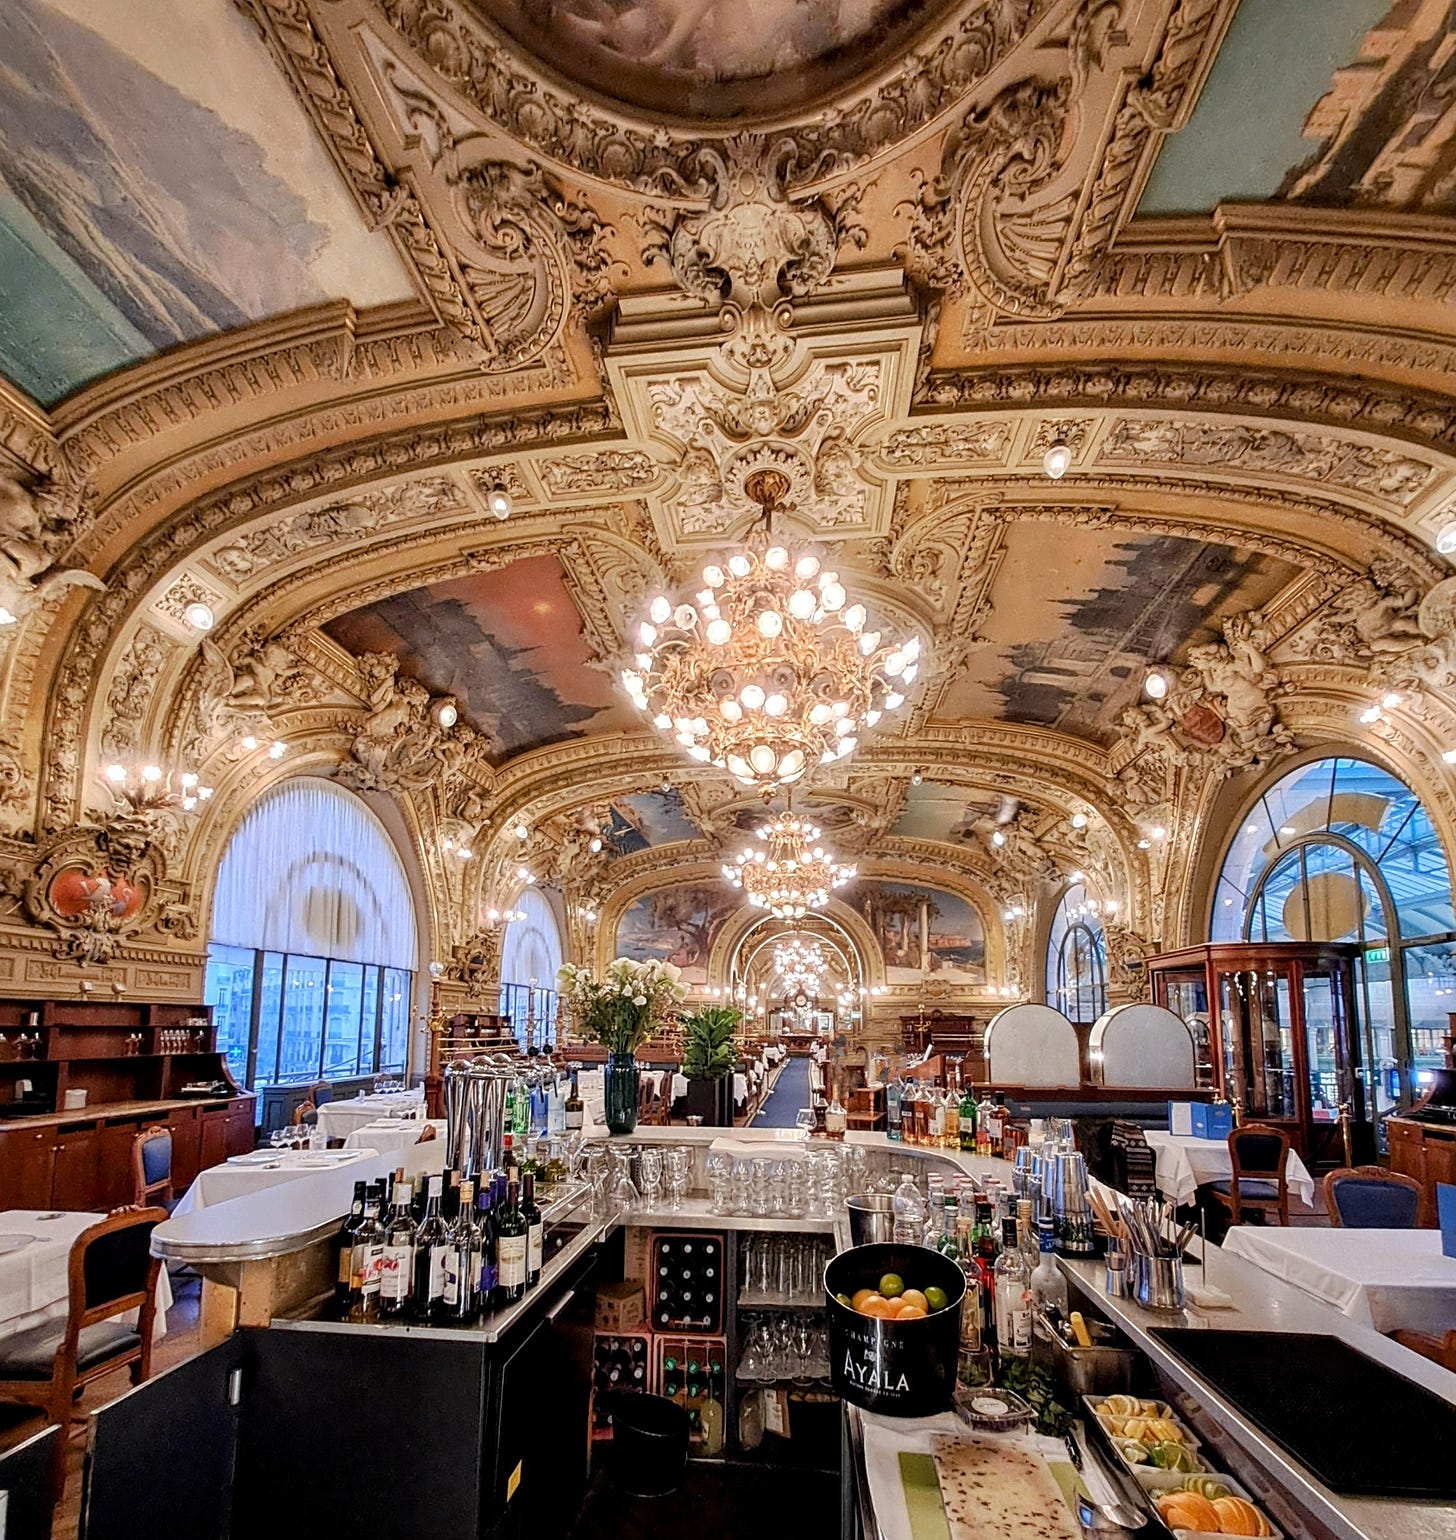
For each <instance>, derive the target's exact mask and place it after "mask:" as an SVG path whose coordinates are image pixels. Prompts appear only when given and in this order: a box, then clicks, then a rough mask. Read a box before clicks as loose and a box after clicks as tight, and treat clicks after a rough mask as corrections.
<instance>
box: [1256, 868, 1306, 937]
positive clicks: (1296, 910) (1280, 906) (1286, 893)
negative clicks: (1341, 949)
mask: <svg viewBox="0 0 1456 1540" xmlns="http://www.w3.org/2000/svg"><path fill="white" fill-rule="evenodd" d="M1300 866H1301V864H1300V858H1299V852H1298V851H1297V850H1291V851H1290V852H1289V854H1288V855H1286V856H1284V857H1283V858H1282V859H1281V860H1280V861H1279V864H1278V865H1277V866H1276V867H1275V868H1274V870H1273V871H1272V872H1270V874H1269V880H1268V881H1267V882H1266V883H1265V884H1264V891H1263V894H1262V895H1261V896H1262V900H1263V911H1264V912H1263V916H1262V939H1264V940H1265V941H1303V940H1305V939H1306V938H1305V925H1306V921H1305V908H1304V889H1303V887H1302V886H1301V884H1300ZM1260 934H1261V932H1257V931H1256V932H1255V935H1256V936H1258V935H1260Z"/></svg>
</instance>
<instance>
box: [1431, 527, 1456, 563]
mask: <svg viewBox="0 0 1456 1540" xmlns="http://www.w3.org/2000/svg"><path fill="white" fill-rule="evenodd" d="M1436 549H1437V550H1438V551H1439V552H1440V553H1441V555H1442V556H1456V519H1452V521H1451V522H1450V523H1449V524H1443V525H1442V526H1441V531H1440V533H1439V534H1438V535H1437V536H1436Z"/></svg>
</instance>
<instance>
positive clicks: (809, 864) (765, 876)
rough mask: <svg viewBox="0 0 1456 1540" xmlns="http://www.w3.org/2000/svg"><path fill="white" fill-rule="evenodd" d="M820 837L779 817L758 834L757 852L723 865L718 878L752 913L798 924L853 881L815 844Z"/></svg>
mask: <svg viewBox="0 0 1456 1540" xmlns="http://www.w3.org/2000/svg"><path fill="white" fill-rule="evenodd" d="M822 832H823V831H822V830H821V829H820V828H819V826H818V825H817V824H812V823H810V822H808V820H807V819H803V818H800V817H799V816H798V815H797V814H796V813H793V812H785V813H778V814H776V815H775V816H774V817H773V818H772V819H770V821H769V822H768V823H766V824H764V825H763V826H762V827H761V828H759V829H758V830H757V834H758V838H759V841H760V844H759V845H758V846H757V847H755V846H752V845H749V846H747V847H746V848H745V849H744V850H743V851H742V852H741V853H740V854H739V856H738V858H737V859H736V860H735V861H732V862H725V863H724V865H723V875H724V876H725V877H726V878H727V879H728V881H729V882H731V883H732V884H733V886H734V887H735V888H742V889H743V892H744V896H745V897H746V898H747V899H748V902H749V903H750V904H752V905H754V906H755V908H758V909H767V910H768V911H769V912H770V913H771V914H772V915H773V916H774V917H775V918H776V919H780V920H798V919H802V918H803V917H804V915H806V914H808V913H809V911H810V910H811V909H822V908H823V907H824V906H825V904H827V903H828V902H829V895H830V893H832V892H833V891H834V889H835V888H841V887H843V886H844V884H845V883H846V882H849V881H851V880H852V879H853V878H854V876H855V869H854V867H852V866H841V865H840V863H839V862H838V861H836V860H835V859H834V857H833V856H832V855H830V853H829V852H828V851H827V850H826V849H825V848H824V847H823V846H822V845H820V844H819V843H818V839H819V836H820V834H821V833H822Z"/></svg>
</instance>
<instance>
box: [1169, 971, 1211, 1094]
mask: <svg viewBox="0 0 1456 1540" xmlns="http://www.w3.org/2000/svg"><path fill="white" fill-rule="evenodd" d="M1166 988H1167V996H1166V998H1167V1002H1168V1009H1169V1010H1170V1011H1172V1012H1173V1014H1174V1015H1175V1016H1177V1017H1179V1018H1180V1019H1181V1020H1183V1021H1184V1022H1186V1023H1187V1024H1188V1030H1189V1031H1190V1032H1192V1034H1193V1054H1194V1062H1195V1064H1196V1065H1197V1068H1198V1084H1199V1085H1200V1086H1211V1085H1212V1084H1213V1045H1212V1042H1211V1035H1210V1033H1209V1030H1208V984H1207V982H1206V981H1205V979H1204V978H1203V976H1202V975H1201V974H1196V975H1193V976H1191V977H1186V978H1185V977H1178V976H1175V977H1173V978H1170V979H1169V980H1168V983H1167V986H1166Z"/></svg>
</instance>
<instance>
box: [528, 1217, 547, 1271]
mask: <svg viewBox="0 0 1456 1540" xmlns="http://www.w3.org/2000/svg"><path fill="white" fill-rule="evenodd" d="M545 1237H546V1228H545V1226H544V1225H543V1224H542V1223H541V1222H540V1221H539V1220H537V1222H536V1223H535V1224H533V1225H532V1226H531V1228H530V1229H529V1230H528V1231H527V1232H526V1271H527V1272H528V1273H539V1272H540V1271H541V1248H542V1244H543V1242H544V1240H545Z"/></svg>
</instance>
